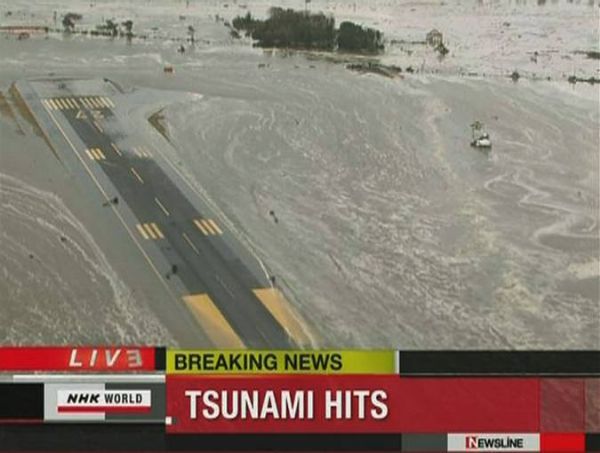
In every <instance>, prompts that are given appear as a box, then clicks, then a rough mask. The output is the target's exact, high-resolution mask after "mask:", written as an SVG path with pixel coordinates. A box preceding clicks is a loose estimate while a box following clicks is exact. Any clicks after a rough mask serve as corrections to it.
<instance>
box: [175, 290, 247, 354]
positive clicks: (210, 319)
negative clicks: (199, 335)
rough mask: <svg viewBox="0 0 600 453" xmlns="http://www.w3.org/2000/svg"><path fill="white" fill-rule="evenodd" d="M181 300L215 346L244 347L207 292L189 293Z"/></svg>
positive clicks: (227, 347)
mask: <svg viewBox="0 0 600 453" xmlns="http://www.w3.org/2000/svg"><path fill="white" fill-rule="evenodd" d="M183 300H184V302H185V303H186V305H187V306H188V308H189V309H190V311H191V312H192V313H193V315H194V317H195V318H196V321H198V324H200V327H202V330H203V331H204V333H206V335H207V336H208V338H209V339H210V340H211V341H212V342H213V344H214V345H215V346H216V347H217V348H222V349H246V345H245V344H244V342H243V341H242V340H241V338H240V337H239V336H238V334H237V333H235V331H234V330H233V328H232V327H231V325H230V324H229V322H227V320H226V319H225V317H224V316H223V314H222V313H221V311H220V310H219V309H218V308H217V306H216V305H215V303H214V302H213V301H212V299H211V298H210V296H209V295H208V294H190V295H189V296H183Z"/></svg>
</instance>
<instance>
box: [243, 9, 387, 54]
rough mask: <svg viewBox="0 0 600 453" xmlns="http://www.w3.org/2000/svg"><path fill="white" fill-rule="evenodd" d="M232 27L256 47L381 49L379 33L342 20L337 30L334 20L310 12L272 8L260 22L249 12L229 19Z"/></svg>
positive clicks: (381, 42)
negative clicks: (253, 42)
mask: <svg viewBox="0 0 600 453" xmlns="http://www.w3.org/2000/svg"><path fill="white" fill-rule="evenodd" d="M232 26H233V28H234V29H235V30H244V31H245V32H246V35H250V36H252V38H253V39H255V40H256V41H257V43H256V45H257V46H259V47H286V48H296V49H313V50H334V49H336V48H338V49H339V50H341V51H346V52H368V53H375V52H379V51H381V50H383V36H382V34H381V32H379V31H377V30H374V29H371V28H363V27H361V26H359V25H356V24H353V23H352V22H343V23H342V24H341V26H340V29H339V31H338V30H336V29H335V20H334V18H333V17H331V16H326V15H325V14H323V13H309V12H307V11H294V10H292V9H283V8H278V7H273V8H271V9H270V10H269V17H268V19H266V20H264V21H261V20H258V19H255V18H253V17H252V15H251V14H250V13H249V12H248V13H246V15H245V16H238V17H236V18H235V19H233V21H232Z"/></svg>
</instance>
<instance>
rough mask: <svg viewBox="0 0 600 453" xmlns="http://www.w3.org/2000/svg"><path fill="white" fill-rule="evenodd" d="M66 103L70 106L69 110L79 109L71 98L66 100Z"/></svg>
mask: <svg viewBox="0 0 600 453" xmlns="http://www.w3.org/2000/svg"><path fill="white" fill-rule="evenodd" d="M65 102H66V103H67V104H68V105H69V108H71V109H76V108H77V106H76V105H75V104H73V101H72V100H71V98H65Z"/></svg>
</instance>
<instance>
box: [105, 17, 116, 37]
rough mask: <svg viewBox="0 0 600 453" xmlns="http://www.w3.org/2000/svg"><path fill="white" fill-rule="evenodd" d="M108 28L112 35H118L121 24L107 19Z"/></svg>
mask: <svg viewBox="0 0 600 453" xmlns="http://www.w3.org/2000/svg"><path fill="white" fill-rule="evenodd" d="M106 30H107V31H108V32H109V33H110V35H111V36H113V37H114V36H117V35H118V34H119V25H118V24H117V23H115V22H114V21H112V20H111V19H106Z"/></svg>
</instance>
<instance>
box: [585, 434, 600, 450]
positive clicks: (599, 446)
mask: <svg viewBox="0 0 600 453" xmlns="http://www.w3.org/2000/svg"><path fill="white" fill-rule="evenodd" d="M585 451H600V433H593V434H589V433H588V434H586V435H585Z"/></svg>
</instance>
